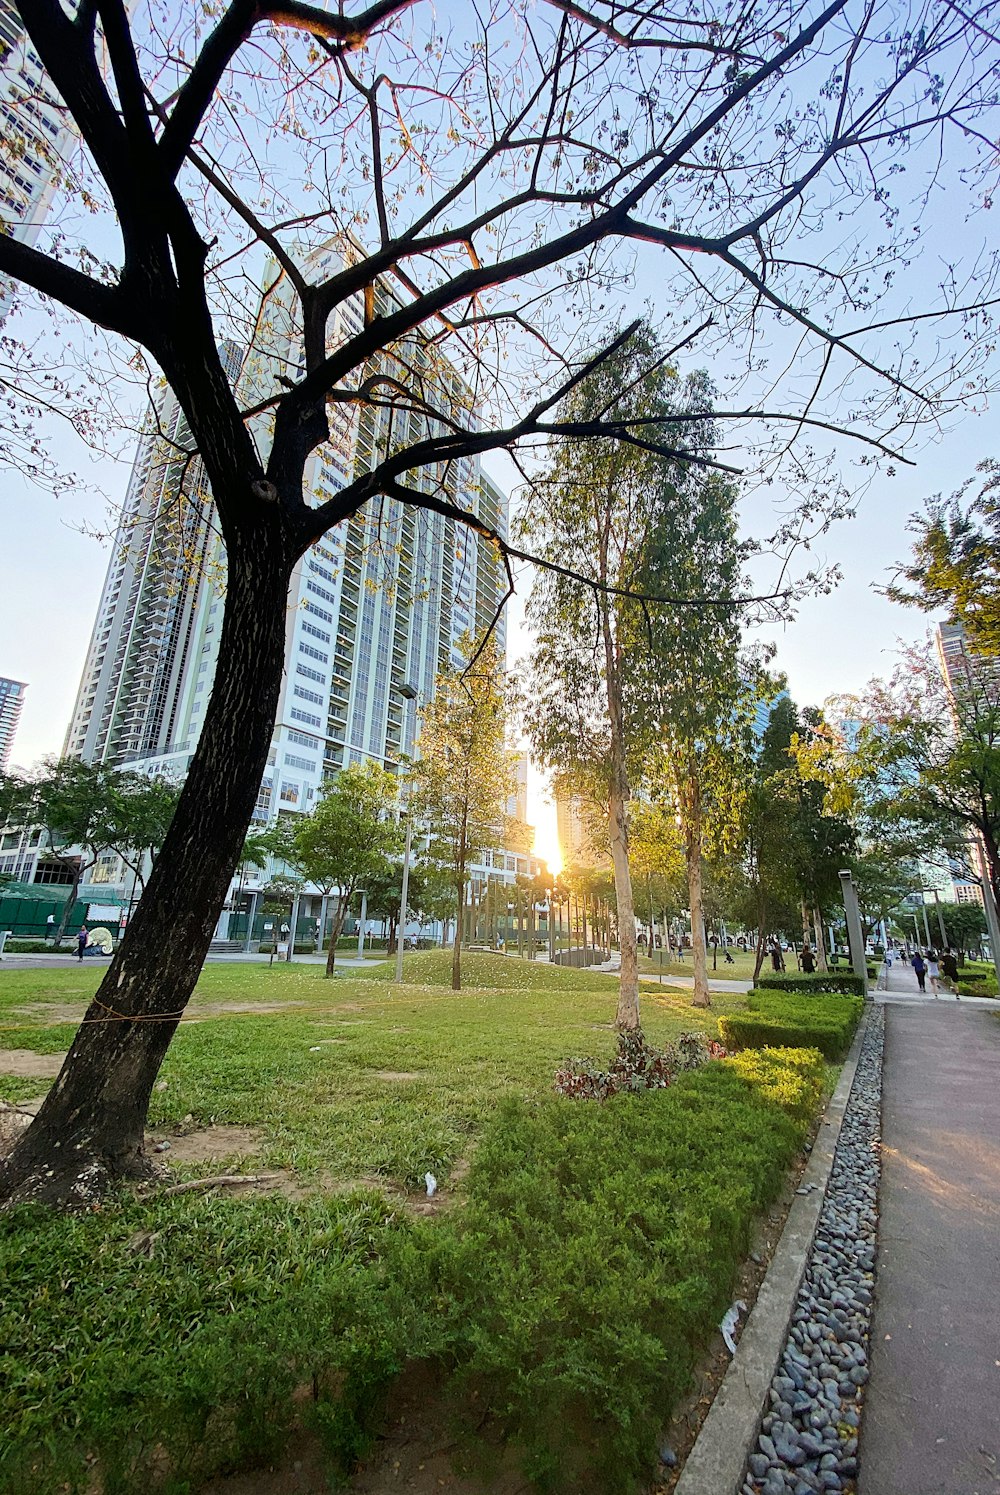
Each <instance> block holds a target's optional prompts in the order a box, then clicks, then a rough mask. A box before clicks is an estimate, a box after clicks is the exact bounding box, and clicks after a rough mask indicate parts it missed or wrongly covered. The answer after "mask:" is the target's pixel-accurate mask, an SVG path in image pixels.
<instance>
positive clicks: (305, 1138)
mask: <svg viewBox="0 0 1000 1495" xmlns="http://www.w3.org/2000/svg"><path fill="white" fill-rule="evenodd" d="M463 969H464V973H465V980H466V983H467V985H466V987H465V988H464V989H463V990H462V991H461V992H453V991H452V990H451V986H450V982H451V957H450V954H448V953H447V952H440V951H426V952H418V953H415V954H412V955H408V956H407V957H406V963H405V966H404V984H403V985H402V986H397V985H396V982H395V977H394V971H395V967H394V965H392V964H386V965H382V966H376V967H373V969H372V970H371V972H368V971H365V972H363V973H358V972H353V971H352V972H345V973H343V974H342V975H340V976H338V977H337V978H336V979H335V980H333V981H329V980H326V979H325V977H324V975H323V968H322V967H321V966H316V965H303V964H300V965H296V964H292V965H284V964H275V965H274V966H263V965H254V964H247V965H236V964H218V965H209V966H206V968H205V970H204V972H203V974H202V977H201V980H200V981H199V983H198V987H197V990H196V992H195V995H194V997H193V998H192V1001H191V1004H190V1006H189V1008H188V1014H187V1017H188V1019H189V1020H186V1021H184V1022H182V1024H181V1026H180V1028H179V1030H178V1032H177V1035H176V1037H175V1039H174V1041H173V1043H172V1045H171V1047H170V1050H169V1052H168V1054H167V1058H166V1061H165V1063H164V1065H163V1068H162V1070H161V1071H160V1081H161V1083H165V1084H166V1089H163V1090H160V1089H158V1090H156V1091H155V1092H154V1094H153V1098H152V1105H151V1108H150V1118H149V1119H150V1125H151V1126H152V1127H163V1126H171V1125H174V1124H178V1123H181V1122H182V1121H183V1120H184V1118H185V1117H188V1116H190V1117H192V1118H193V1121H194V1123H195V1124H198V1125H208V1124H209V1123H211V1122H216V1123H221V1124H225V1125H229V1126H247V1127H254V1128H259V1129H260V1130H261V1132H262V1133H263V1139H264V1140H263V1146H262V1153H261V1159H262V1161H263V1162H264V1163H265V1164H266V1165H267V1166H271V1167H274V1166H279V1167H287V1168H292V1169H294V1170H295V1171H296V1173H297V1174H299V1175H300V1176H301V1177H302V1178H303V1179H304V1180H314V1179H316V1178H317V1177H319V1176H321V1175H322V1176H323V1177H326V1178H332V1179H342V1180H345V1179H346V1180H353V1179H357V1178H363V1177H372V1176H384V1177H385V1178H386V1179H387V1180H389V1181H392V1182H393V1183H397V1184H401V1185H407V1186H415V1185H417V1184H418V1183H419V1181H420V1180H422V1178H423V1175H424V1173H426V1172H427V1171H430V1172H432V1173H434V1174H436V1175H437V1176H438V1177H440V1178H441V1180H442V1182H443V1181H444V1180H445V1178H446V1177H447V1175H448V1173H449V1172H450V1170H451V1169H452V1168H453V1167H454V1166H455V1164H456V1162H458V1161H459V1160H460V1159H462V1158H463V1157H465V1156H466V1154H467V1153H468V1150H469V1146H470V1143H471V1141H472V1140H473V1139H474V1138H475V1136H476V1133H477V1131H478V1129H479V1128H480V1126H481V1125H482V1123H483V1121H484V1120H485V1119H486V1118H487V1117H488V1116H489V1115H490V1114H491V1113H492V1111H493V1110H494V1109H495V1107H496V1105H497V1102H498V1101H499V1099H500V1098H501V1096H503V1095H505V1094H508V1093H513V1094H517V1095H522V1096H529V1095H534V1094H538V1093H540V1092H543V1091H545V1090H547V1089H548V1088H549V1086H550V1085H551V1081H552V1075H553V1073H554V1071H555V1069H556V1068H557V1067H558V1065H559V1063H560V1061H561V1060H563V1059H565V1058H566V1057H567V1056H570V1055H574V1056H580V1055H585V1054H590V1055H594V1056H595V1057H597V1058H602V1057H605V1056H610V1054H611V1051H612V1048H613V1033H612V1024H613V1022H614V1015H615V1004H616V998H617V980H616V978H615V977H613V976H603V975H595V974H593V973H592V972H587V971H573V970H570V969H564V968H562V967H559V966H554V967H553V966H548V965H545V964H535V963H534V962H526V961H517V960H512V959H506V958H505V957H504V956H500V955H486V954H483V955H479V954H472V955H467V956H466V957H465V959H464V961H463ZM100 974H101V972H100V970H97V969H94V968H93V967H85V968H84V969H82V970H78V969H70V970H62V969H42V970H26V971H9V972H8V971H5V972H4V973H3V976H2V977H0V1048H8V1049H12V1048H20V1049H33V1050H35V1051H36V1052H39V1053H59V1052H61V1051H63V1050H64V1049H66V1048H67V1047H68V1045H69V1043H70V1042H71V1040H72V1037H73V1033H74V1031H75V1025H74V1024H73V1023H69V1022H65V1021H62V1022H60V1021H53V1019H57V1018H59V1017H61V1016H64V1015H65V1014H66V1011H67V1009H69V1008H70V1007H72V1008H73V1009H75V1010H77V1011H79V1013H80V1014H81V1015H82V1012H83V1009H84V1006H85V1004H86V1001H87V999H88V997H89V996H90V995H91V994H92V993H93V991H94V990H96V987H97V984H98V981H99V978H100ZM642 1004H643V1022H644V1026H645V1029H646V1032H647V1034H648V1036H649V1038H650V1040H651V1041H652V1042H654V1043H660V1042H664V1041H665V1040H666V1039H668V1038H670V1037H671V1036H673V1035H675V1034H677V1033H679V1032H682V1031H684V1030H685V1029H706V1030H708V1031H709V1032H710V1033H711V1035H712V1036H713V1037H714V1036H715V1035H716V1028H715V1021H716V1018H717V1016H718V1015H719V1014H720V1013H722V1012H726V1011H731V1010H733V1008H734V1006H740V1005H742V998H734V997H731V996H722V995H717V996H716V997H714V998H713V1010H712V1013H710V1014H705V1013H703V1012H701V1011H699V1010H696V1009H694V1008H692V1006H691V1003H690V999H689V998H688V997H687V995H686V994H685V993H672V992H669V991H664V992H662V993H661V992H659V991H654V992H652V993H651V994H644V995H643V998H642ZM235 1006H245V1007H246V1008H247V1011H245V1012H236V1011H231V1010H229V1011H227V1010H226V1008H232V1007H235ZM272 1007H273V1008H277V1009H278V1010H277V1011H266V1010H261V1009H265V1008H272ZM26 1009H28V1010H26ZM390 1075H400V1076H407V1078H399V1079H394V1078H387V1076H390ZM46 1087H47V1082H46V1081H45V1080H30V1079H23V1078H20V1077H13V1076H2V1075H0V1096H3V1097H4V1098H5V1099H8V1100H13V1101H20V1100H24V1099H27V1098H28V1097H30V1096H35V1095H40V1094H43V1093H44V1091H45V1089H46ZM188 1125H189V1126H190V1123H189V1124H188ZM201 1171H203V1172H210V1171H212V1170H211V1167H210V1166H209V1165H206V1166H205V1167H204V1168H203V1169H202V1170H201Z"/></svg>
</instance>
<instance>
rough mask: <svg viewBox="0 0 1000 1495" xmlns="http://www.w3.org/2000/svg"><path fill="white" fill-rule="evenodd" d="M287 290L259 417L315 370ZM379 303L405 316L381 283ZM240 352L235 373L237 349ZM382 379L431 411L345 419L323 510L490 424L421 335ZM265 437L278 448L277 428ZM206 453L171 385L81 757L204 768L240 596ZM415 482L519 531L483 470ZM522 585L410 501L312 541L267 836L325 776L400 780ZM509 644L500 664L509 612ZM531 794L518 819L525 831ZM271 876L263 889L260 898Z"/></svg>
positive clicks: (146, 444) (261, 798) (353, 315)
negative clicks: (232, 584)
mask: <svg viewBox="0 0 1000 1495" xmlns="http://www.w3.org/2000/svg"><path fill="white" fill-rule="evenodd" d="M340 253H341V250H339V249H337V248H331V249H329V250H327V251H324V254H323V256H322V257H321V263H320V264H319V265H318V266H317V269H318V270H319V271H320V272H322V271H323V269H324V268H326V269H328V268H329V265H330V263H331V262H332V261H333V260H334V259H335V257H336V256H337V255H339V254H340ZM287 296H288V293H287V290H286V283H284V282H272V283H270V284H266V285H265V291H264V294H263V297H262V303H261V309H260V314H259V317H258V321H257V326H256V331H255V335H254V339H253V343H252V346H251V348H250V351H249V354H248V355H247V357H246V359H245V361H244V365H243V372H242V374H241V376H240V390H241V395H242V397H243V398H244V400H245V401H246V402H247V403H248V404H254V403H256V402H257V401H258V400H260V399H262V398H264V397H265V396H266V394H267V393H269V392H270V391H271V390H273V388H274V387H275V383H276V381H277V380H278V379H279V378H281V377H283V376H287V375H289V374H294V373H297V372H298V369H299V365H300V359H301V355H300V350H299V345H298V341H297V335H296V333H295V330H294V329H295V322H294V319H293V317H292V315H291V312H292V310H293V308H292V307H291V305H290V302H289V300H288V299H287ZM379 298H382V300H383V302H384V304H385V306H386V307H388V305H390V304H391V299H392V298H391V296H390V293H389V292H388V291H387V290H384V289H383V288H381V287H378V288H376V300H377V301H378V299H379ZM363 317H364V305H363V296H362V295H361V294H359V295H358V296H356V297H353V298H351V299H350V300H349V301H348V302H346V303H344V304H343V305H342V306H341V307H340V308H339V309H338V311H337V312H336V314H335V317H334V319H333V324H332V327H331V331H330V345H331V347H332V346H336V345H337V344H339V343H340V342H342V341H344V340H345V339H346V338H348V337H350V336H352V335H353V334H354V333H355V332H357V331H359V330H360V328H361V327H362V325H363ZM224 355H225V357H226V358H227V359H228V360H229V367H230V372H231V373H232V374H234V375H235V369H236V366H237V359H238V355H237V352H236V350H235V349H234V348H226V349H225V350H224ZM380 367H381V368H382V369H383V370H384V371H386V372H388V373H391V374H392V375H393V376H394V377H395V378H396V379H398V380H400V382H402V383H404V384H405V385H406V386H407V387H408V388H416V390H417V392H418V395H419V408H417V402H416V401H415V402H414V404H413V405H412V406H411V407H410V408H403V409H400V408H399V407H400V402H399V401H397V402H396V403H395V404H390V403H388V402H387V403H386V404H384V405H378V406H372V405H368V406H364V407H360V408H359V407H358V406H355V405H342V406H338V407H334V414H333V417H332V433H331V440H330V442H329V443H327V444H326V445H324V446H323V447H322V448H321V449H320V450H318V451H317V452H316V453H314V455H313V456H312V458H311V459H310V463H309V466H308V468H307V472H306V481H305V491H306V493H307V494H308V495H310V498H311V501H312V502H313V503H314V504H316V505H318V504H320V503H322V502H324V501H325V500H326V499H328V498H330V497H332V496H334V495H335V494H336V493H337V492H338V491H339V490H340V489H342V488H344V487H345V486H346V485H347V483H348V482H350V481H351V480H352V479H353V477H354V476H355V475H356V474H359V473H363V472H365V471H367V470H369V469H370V468H371V467H372V465H373V464H374V463H375V462H376V461H378V460H380V458H381V455H382V454H383V453H384V452H385V450H386V449H387V448H388V447H389V445H390V444H392V443H394V442H396V441H398V440H400V439H406V440H407V441H415V440H421V439H424V438H426V437H428V436H431V435H437V434H440V433H441V432H442V431H444V430H445V428H446V427H445V423H444V420H442V419H441V418H440V417H444V418H446V419H451V418H460V419H462V420H463V421H467V422H471V423H473V424H474V422H475V419H476V417H475V411H474V408H473V397H472V393H471V391H470V390H469V388H468V386H467V385H466V384H465V383H464V381H463V380H462V379H461V378H460V377H459V375H458V373H457V372H456V370H455V369H454V368H453V367H452V366H451V365H450V364H449V363H448V362H447V361H446V360H445V359H444V358H443V357H442V355H441V353H440V351H439V350H437V348H436V347H435V346H434V345H432V344H430V343H428V341H427V340H426V339H425V338H423V337H421V336H420V335H419V334H413V335H412V336H411V337H410V338H409V339H407V340H406V341H405V343H404V344H401V345H399V346H398V347H397V349H396V350H394V355H393V356H392V357H391V358H390V357H385V358H383V359H382V361H381V364H380ZM254 435H255V438H256V440H257V442H258V445H259V447H260V449H261V450H262V451H266V449H267V444H268V441H269V436H270V433H269V431H268V428H267V422H266V420H265V419H264V418H258V420H257V421H256V423H255V428H254ZM164 437H166V438H167V440H166V441H164V439H163V438H164ZM189 440H190V436H189V433H188V431H187V427H186V423H185V422H184V418H183V415H182V413H181V412H180V410H179V407H178V406H177V402H176V400H175V399H174V397H173V395H172V394H170V392H169V391H166V392H164V394H163V395H162V396H161V398H160V399H159V401H158V404H157V410H156V418H155V420H152V419H151V421H150V427H149V430H148V432H147V434H146V435H144V437H143V438H142V441H141V442H140V446H139V451H138V454H137V457H136V461H135V466H134V470H133V474H132V479H131V482H130V485H129V489H128V494H127V497H126V504H125V513H124V517H123V521H122V526H121V528H120V530H119V534H118V536H117V538H116V544H115V548H114V551H113V554H112V557H111V561H110V564H109V568H108V576H107V580H106V582H105V588H104V592H103V594H102V598H101V603H100V606H99V610H98V616H97V622H96V624H95V627H94V633H93V637H92V639H91V645H90V649H89V651H88V656H87V661H86V665H85V667H84V673H83V678H82V681H81V685H80V691H79V694H78V698H77V703H76V708H75V710H74V713H73V719H72V723H71V725H70V729H69V732H68V734H67V739H66V751H67V752H68V753H69V754H70V755H73V756H80V757H82V758H84V759H86V760H87V761H90V762H94V761H103V762H109V763H116V764H128V765H129V766H130V767H131V768H134V769H136V770H139V771H143V772H148V773H150V774H159V773H162V774H165V775H167V776H171V777H182V776H183V775H184V774H185V773H186V771H187V768H188V765H189V764H190V761H191V758H192V756H193V753H194V750H195V747H196V745H197V741H198V736H199V734H200V731H201V727H202V723H203V721H204V715H205V705H206V702H207V700H208V697H209V694H210V691H211V686H212V680H213V677H214V673H215V666H216V661H217V658H218V647H219V640H220V636H221V621H222V609H223V606H224V588H225V552H224V548H223V546H222V542H221V539H220V538H219V537H218V535H217V533H216V530H215V527H214V525H213V523H212V510H211V498H210V494H209V492H208V488H207V484H206V481H205V476H204V472H203V470H202V468H201V464H200V463H199V462H197V461H194V462H190V463H188V464H186V465H185V463H184V462H183V461H182V459H181V458H179V456H178V455H177V450H176V448H177V446H180V447H182V448H183V447H184V446H185V445H186V444H187V443H188V442H189ZM174 443H175V444H176V445H173V444H174ZM405 481H406V482H407V484H408V486H410V487H413V488H417V489H419V490H421V491H424V492H428V493H429V492H431V491H434V490H435V489H437V490H440V489H442V488H443V489H444V491H446V492H447V494H448V496H449V498H450V499H451V500H452V501H453V502H454V503H455V504H457V505H458V506H459V507H461V508H464V509H468V510H470V511H471V512H473V513H475V514H477V515H478V516H479V517H481V518H482V519H483V520H484V522H486V523H487V524H488V525H490V526H491V527H492V528H495V529H496V530H497V531H498V532H499V533H500V534H501V535H504V534H506V526H507V498H506V495H505V494H504V493H503V492H502V490H501V489H500V488H499V487H498V485H497V484H496V483H495V482H494V481H493V480H492V479H491V478H490V477H489V476H488V474H486V473H484V472H483V470H482V468H481V466H480V463H479V461H478V459H477V458H467V459H463V460H461V461H460V462H457V463H455V464H452V465H451V467H450V468H449V471H448V472H447V473H446V474H441V473H436V472H419V473H412V474H408V475H407V477H406V480H405ZM505 586H506V577H505V574H504V572H503V567H502V562H501V560H500V558H499V556H498V555H497V553H496V549H495V547H494V546H493V545H491V544H490V543H488V542H487V541H485V540H483V539H482V538H481V537H480V536H479V535H478V534H476V533H475V532H473V531H472V530H469V529H467V528H466V527H465V526H463V525H462V524H460V523H456V522H455V521H454V520H452V519H449V518H445V517H444V516H442V515H439V514H435V513H431V512H430V511H428V510H426V509H423V508H419V507H416V506H412V505H403V504H401V503H399V502H397V501H396V500H395V499H384V498H375V499H372V500H370V501H369V502H368V503H367V504H366V505H364V507H363V508H362V509H361V510H360V511H359V512H358V513H357V514H356V515H354V516H353V517H351V518H350V519H348V520H346V521H345V522H344V523H342V524H341V525H339V526H338V527H337V528H336V529H335V530H334V531H332V532H331V533H329V534H327V535H325V536H324V537H323V539H322V540H320V541H319V542H318V543H317V544H316V545H314V546H313V547H312V548H311V549H310V550H309V551H308V552H307V553H306V555H305V556H303V558H302V559H301V560H300V562H299V563H298V565H297V566H296V568H295V570H294V573H293V575H292V579H291V584H290V587H289V596H288V608H287V621H286V644H285V668H284V676H283V681H282V688H281V696H280V699H279V703H278V711H277V718H276V721H275V728H274V738H273V742H272V747H271V752H270V754H269V760H268V765H267V769H266V771H265V774H264V777H263V781H262V783H261V787H260V792H259V795H258V800H257V807H256V811H255V816H254V818H255V820H256V821H257V822H258V824H260V825H264V824H266V823H268V822H270V821H273V820H274V819H275V818H276V817H277V815H278V814H279V813H280V812H289V811H291V812H295V811H299V812H302V811H308V810H309V809H311V808H312V806H313V804H314V803H315V801H316V799H317V797H318V796H319V794H320V792H321V787H322V784H323V781H324V779H325V778H327V777H328V776H329V775H330V774H331V773H335V772H336V771H337V769H339V768H340V767H342V766H343V765H345V764H347V763H349V762H352V761H360V760H364V759H371V760H374V761H376V762H379V763H381V764H383V765H384V766H385V767H386V768H388V769H395V768H397V767H398V766H399V764H400V762H401V760H402V759H404V758H406V757H408V756H411V755H412V753H413V751H414V744H415V740H416V727H417V707H418V705H419V703H420V702H421V701H423V700H426V699H429V697H430V696H431V694H432V693H433V690H434V682H435V678H436V676H437V674H438V673H439V672H440V671H441V670H442V669H443V668H445V667H447V666H448V665H450V664H454V663H456V662H458V660H459V658H460V649H459V645H460V641H461V640H462V638H463V636H464V635H466V634H476V633H478V632H481V631H482V629H484V628H485V627H486V626H488V624H489V623H490V622H491V621H492V620H493V618H494V615H495V613H496V610H497V607H498V605H499V603H500V600H501V598H502V596H503V594H504V591H505ZM497 634H498V637H499V641H500V647H501V651H502V650H503V647H504V643H505V622H504V620H503V619H502V618H501V619H500V621H499V623H498V624H497ZM404 687H405V689H404ZM413 692H415V693H416V695H415V697H414V695H413ZM525 772H526V770H525ZM521 799H523V795H521V796H520V797H519V802H518V804H517V806H516V807H515V813H519V814H520V815H521V818H523V817H524V815H525V814H526V810H525V808H524V806H523V805H522V804H521V803H520V800H521ZM508 863H510V865H509V866H508ZM532 864H534V865H533V866H532ZM537 866H538V863H537V861H536V860H535V859H534V858H531V857H530V856H525V855H524V854H522V855H520V856H507V855H506V853H501V852H499V851H498V852H494V853H492V854H489V855H488V857H487V858H486V859H485V863H484V866H483V868H482V869H481V870H482V874H483V876H487V875H489V876H494V877H495V876H497V875H501V876H504V877H505V878H507V879H509V880H511V881H512V880H513V878H514V877H515V876H516V875H517V873H519V872H526V871H528V870H529V869H530V870H532V871H533V870H536V869H537ZM474 875H475V872H474ZM257 880H258V879H256V878H255V877H250V878H249V879H248V880H247V881H248V885H249V886H253V885H254V883H255V882H256V881H257Z"/></svg>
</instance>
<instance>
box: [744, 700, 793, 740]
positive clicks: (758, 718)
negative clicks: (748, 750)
mask: <svg viewBox="0 0 1000 1495" xmlns="http://www.w3.org/2000/svg"><path fill="white" fill-rule="evenodd" d="M788 699H789V696H788V691H787V689H782V690H779V691H778V694H777V695H776V696H772V698H771V699H770V700H769V701H758V702H757V705H756V706H755V707H754V714H753V726H752V728H751V730H752V732H753V740H754V746H755V748H757V749H758V750H759V749H760V746H761V744H762V743H763V741H764V733H765V732H766V731H767V724H768V722H769V721H770V720H771V712H772V711H773V710H774V708H775V706H777V704H778V702H779V701H787V700H788Z"/></svg>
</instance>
